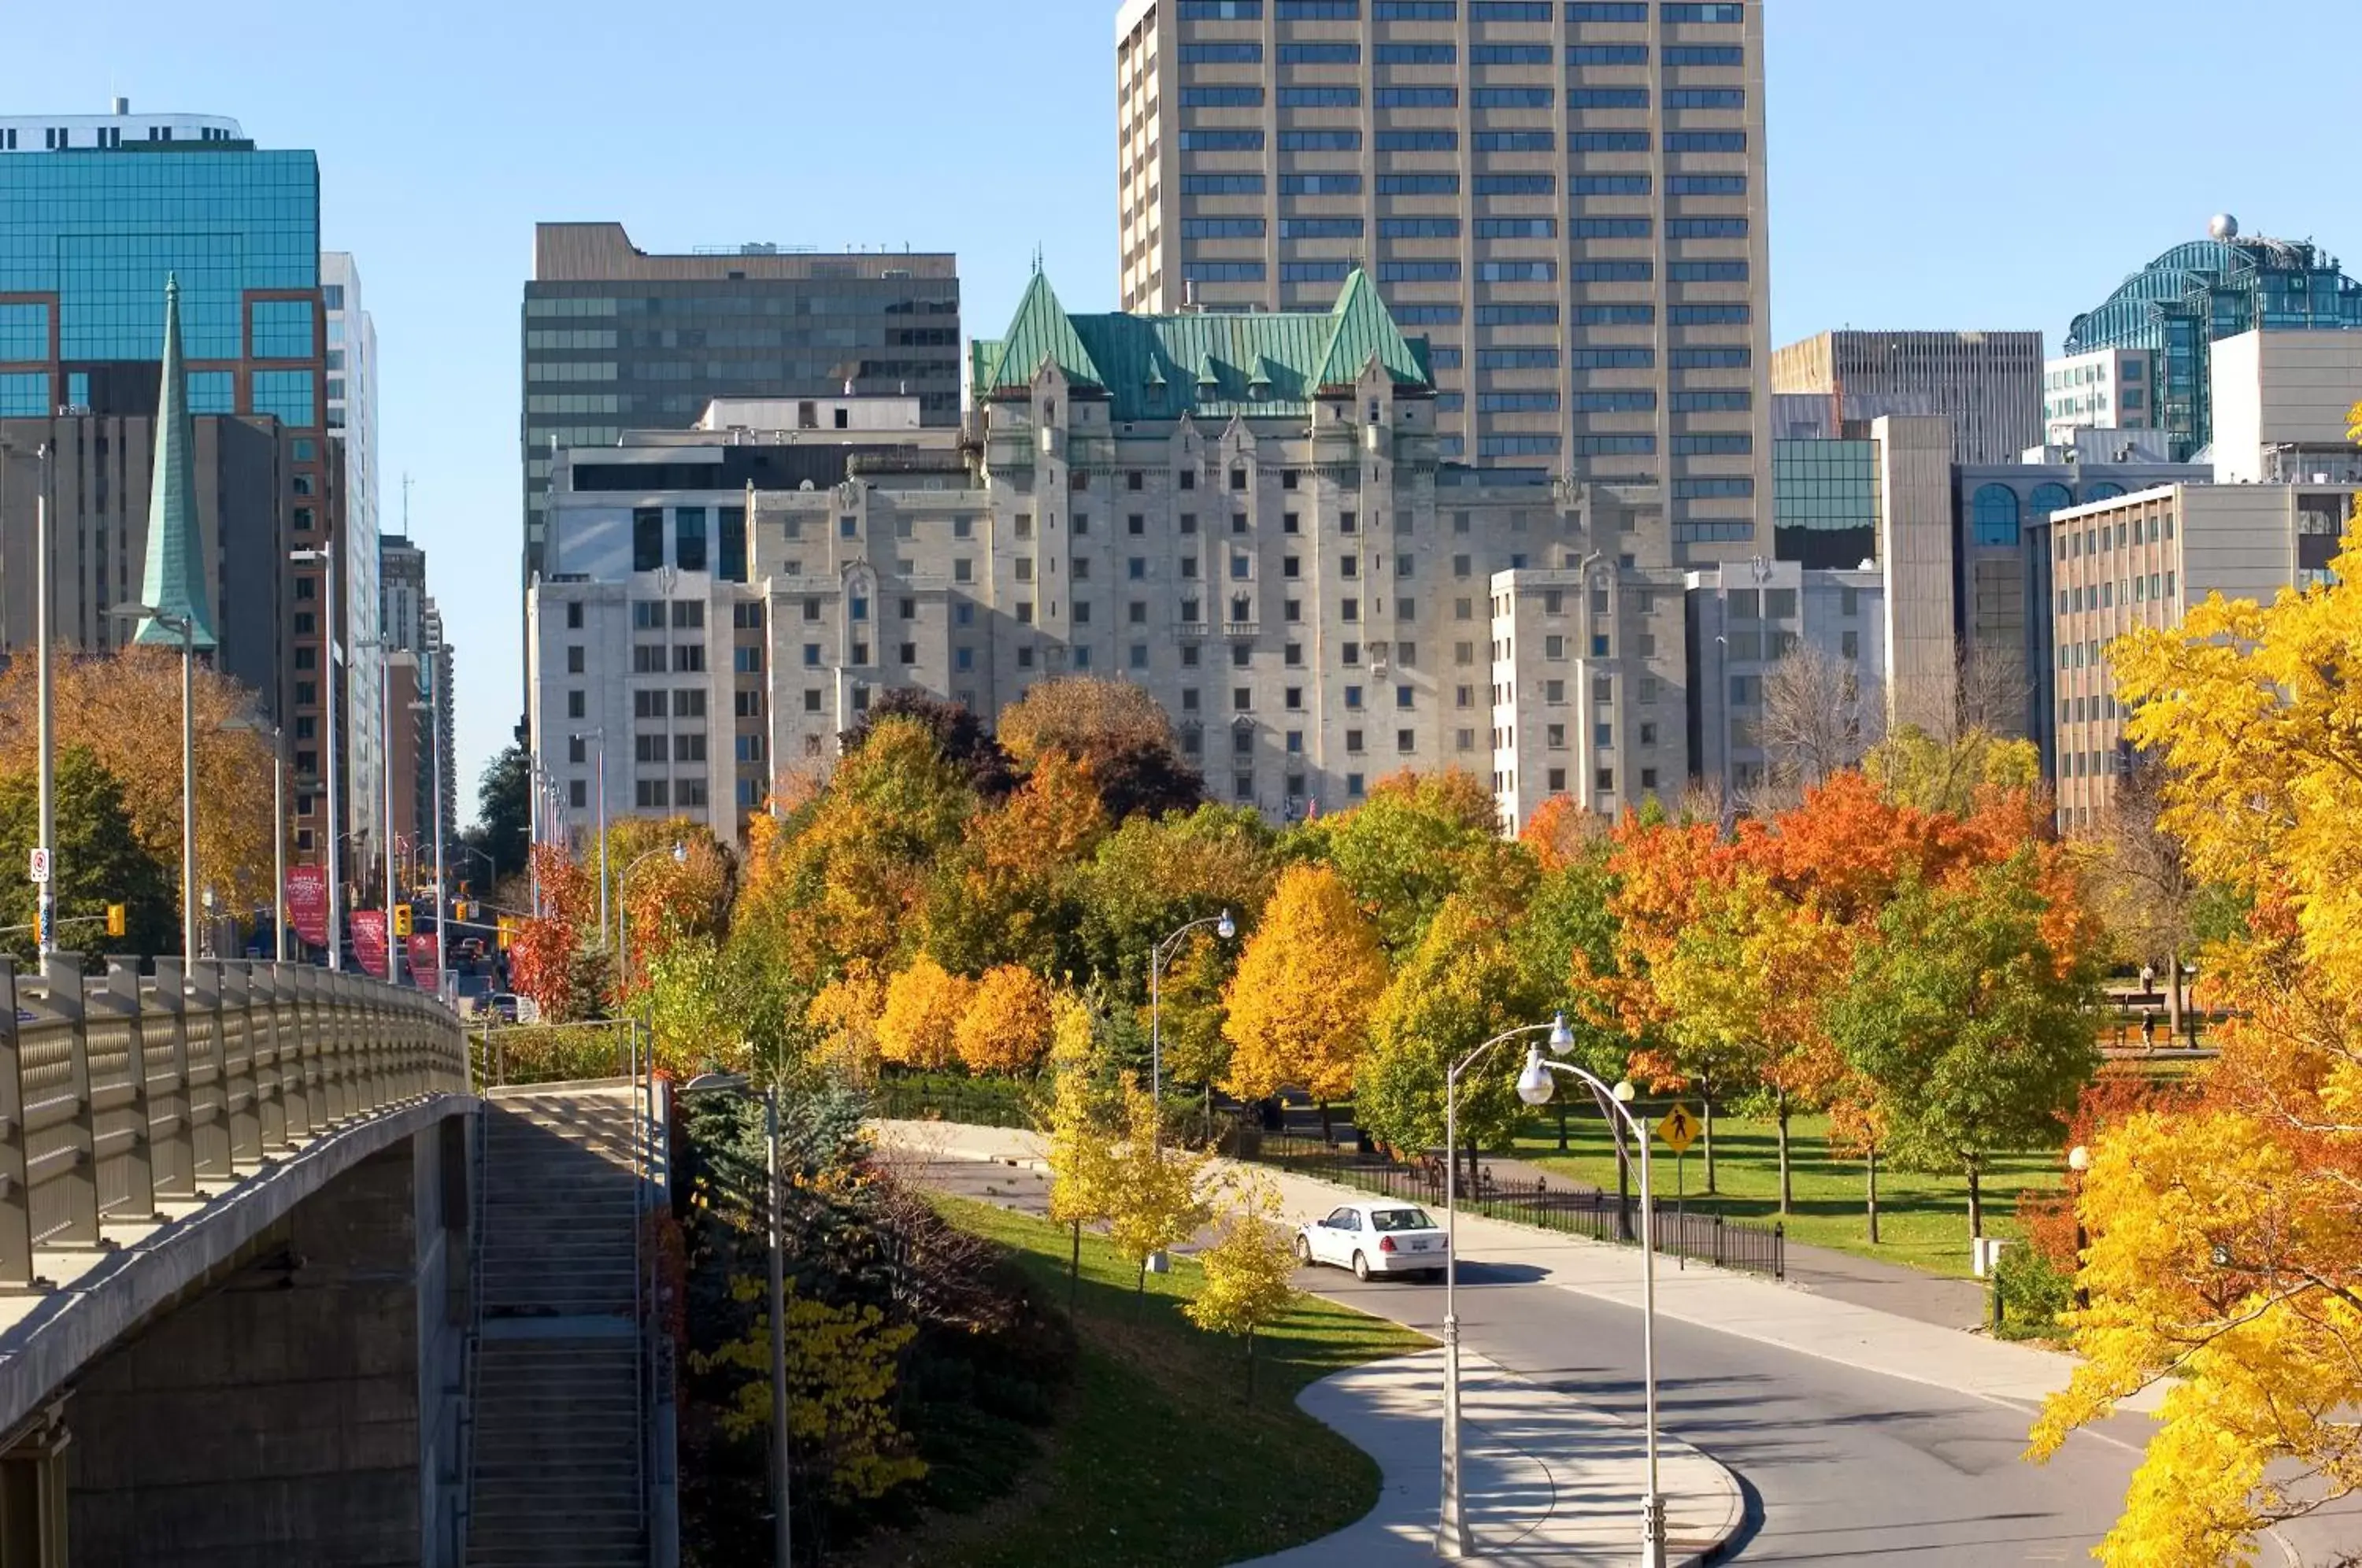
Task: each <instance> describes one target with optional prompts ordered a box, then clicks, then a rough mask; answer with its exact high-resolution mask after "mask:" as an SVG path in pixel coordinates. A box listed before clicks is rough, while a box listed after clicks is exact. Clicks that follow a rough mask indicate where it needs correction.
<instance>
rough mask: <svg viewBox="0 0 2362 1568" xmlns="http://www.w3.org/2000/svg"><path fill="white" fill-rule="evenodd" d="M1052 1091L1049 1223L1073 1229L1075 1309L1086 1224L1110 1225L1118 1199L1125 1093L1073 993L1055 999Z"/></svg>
mask: <svg viewBox="0 0 2362 1568" xmlns="http://www.w3.org/2000/svg"><path fill="white" fill-rule="evenodd" d="M1050 1065H1051V1074H1052V1076H1051V1088H1050V1099H1049V1103H1048V1106H1047V1109H1046V1112H1045V1115H1044V1121H1045V1123H1046V1125H1045V1128H1044V1131H1045V1132H1046V1133H1047V1143H1048V1164H1049V1166H1050V1207H1049V1217H1050V1222H1051V1223H1052V1224H1054V1225H1065V1226H1067V1227H1069V1228H1070V1231H1071V1232H1072V1249H1071V1252H1070V1253H1069V1255H1068V1258H1067V1263H1066V1297H1067V1305H1068V1308H1069V1309H1072V1307H1073V1305H1074V1299H1075V1293H1076V1290H1077V1289H1079V1287H1080V1286H1079V1282H1080V1280H1081V1277H1082V1266H1083V1227H1084V1226H1086V1225H1099V1224H1104V1223H1106V1221H1107V1220H1108V1218H1109V1214H1110V1213H1111V1212H1112V1211H1113V1209H1114V1204H1115V1198H1114V1194H1115V1184H1116V1174H1115V1144H1116V1140H1117V1138H1118V1137H1119V1136H1120V1118H1121V1113H1122V1104H1123V1101H1122V1096H1121V1092H1120V1086H1118V1085H1117V1084H1116V1083H1115V1081H1114V1080H1113V1078H1112V1077H1111V1075H1110V1074H1109V1071H1108V1064H1107V1060H1106V1057H1105V1055H1104V1054H1103V1053H1102V1052H1101V1051H1100V1050H1099V1048H1098V1041H1097V1040H1096V1039H1095V1038H1094V1037H1093V1032H1092V1028H1091V1015H1090V1011H1089V1010H1088V1009H1087V1008H1085V1007H1084V1006H1083V1004H1082V1003H1081V1002H1079V1001H1077V1000H1076V999H1074V998H1073V997H1070V996H1060V997H1058V998H1056V999H1054V1001H1053V1003H1052V1023H1051V1046H1050Z"/></svg>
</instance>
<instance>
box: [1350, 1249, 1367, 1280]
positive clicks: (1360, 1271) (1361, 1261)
mask: <svg viewBox="0 0 2362 1568" xmlns="http://www.w3.org/2000/svg"><path fill="white" fill-rule="evenodd" d="M1353 1277H1354V1278H1355V1279H1364V1280H1365V1279H1367V1278H1369V1277H1370V1260H1369V1259H1368V1258H1366V1257H1364V1256H1363V1254H1361V1253H1354V1254H1353Z"/></svg>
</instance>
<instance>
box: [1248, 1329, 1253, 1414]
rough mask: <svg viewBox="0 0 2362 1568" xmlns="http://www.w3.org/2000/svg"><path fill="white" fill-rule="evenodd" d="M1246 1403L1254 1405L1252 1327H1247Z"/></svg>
mask: <svg viewBox="0 0 2362 1568" xmlns="http://www.w3.org/2000/svg"><path fill="white" fill-rule="evenodd" d="M1247 1403H1248V1404H1250V1405H1252V1404H1253V1403H1254V1325H1253V1323H1249V1324H1248V1325H1247Z"/></svg>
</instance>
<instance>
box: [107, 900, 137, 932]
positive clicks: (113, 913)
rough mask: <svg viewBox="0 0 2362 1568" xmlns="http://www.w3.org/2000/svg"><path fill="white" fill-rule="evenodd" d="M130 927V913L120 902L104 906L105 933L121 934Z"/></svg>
mask: <svg viewBox="0 0 2362 1568" xmlns="http://www.w3.org/2000/svg"><path fill="white" fill-rule="evenodd" d="M130 927H131V920H130V915H129V912H128V911H126V910H125V909H124V907H123V906H122V905H121V904H109V905H107V906H106V934H107V935H109V936H121V935H122V934H123V933H125V932H126V931H127V930H129V929H130Z"/></svg>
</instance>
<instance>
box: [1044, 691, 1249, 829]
mask: <svg viewBox="0 0 2362 1568" xmlns="http://www.w3.org/2000/svg"><path fill="white" fill-rule="evenodd" d="M1000 744H1001V745H1003V746H1005V747H1006V748H1007V749H1008V752H1009V755H1010V756H1012V757H1014V758H1015V759H1016V760H1017V762H1018V763H1019V764H1020V765H1021V766H1022V767H1032V766H1033V765H1034V764H1035V763H1036V761H1037V760H1038V759H1039V758H1041V757H1042V756H1044V755H1045V754H1047V753H1050V752H1063V753H1065V755H1066V756H1070V757H1073V758H1075V759H1076V760H1077V761H1079V762H1081V763H1083V764H1084V765H1085V766H1087V767H1088V768H1089V769H1090V775H1091V779H1092V782H1093V783H1094V784H1095V785H1097V787H1098V791H1099V799H1100V801H1102V802H1104V804H1105V805H1106V807H1107V814H1108V817H1109V820H1110V821H1113V822H1119V823H1120V822H1123V821H1125V820H1127V819H1129V818H1131V817H1133V816H1135V815H1139V814H1141V813H1143V812H1144V813H1146V814H1148V815H1150V816H1161V815H1163V814H1164V812H1186V811H1188V810H1190V809H1191V808H1193V807H1195V806H1196V805H1197V804H1198V802H1199V801H1203V800H1204V799H1205V797H1206V782H1205V780H1204V779H1203V778H1200V777H1199V776H1198V770H1197V769H1196V768H1194V767H1190V766H1189V765H1188V763H1187V762H1186V761H1184V760H1183V759H1182V756H1181V748H1180V745H1179V743H1178V742H1177V741H1176V740H1175V737H1174V734H1173V725H1172V722H1171V721H1170V720H1168V719H1167V718H1165V716H1164V709H1163V708H1161V707H1159V706H1157V703H1156V700H1155V699H1154V698H1153V697H1151V696H1150V695H1149V694H1148V693H1147V691H1146V690H1143V689H1142V688H1141V687H1138V686H1135V685H1133V684H1132V683H1131V682H1130V681H1128V680H1100V679H1094V678H1092V677H1089V676H1069V677H1067V678H1066V679H1063V680H1045V681H1043V682H1042V683H1040V684H1039V685H1037V686H1035V687H1033V688H1032V690H1030V691H1028V692H1027V693H1026V694H1025V697H1024V699H1023V701H1018V702H1014V703H1011V704H1010V706H1009V707H1007V708H1005V709H1003V710H1002V711H1001V714H1000Z"/></svg>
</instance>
